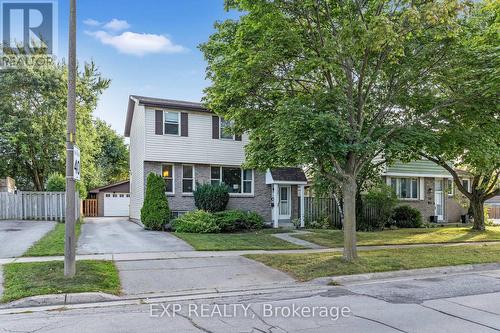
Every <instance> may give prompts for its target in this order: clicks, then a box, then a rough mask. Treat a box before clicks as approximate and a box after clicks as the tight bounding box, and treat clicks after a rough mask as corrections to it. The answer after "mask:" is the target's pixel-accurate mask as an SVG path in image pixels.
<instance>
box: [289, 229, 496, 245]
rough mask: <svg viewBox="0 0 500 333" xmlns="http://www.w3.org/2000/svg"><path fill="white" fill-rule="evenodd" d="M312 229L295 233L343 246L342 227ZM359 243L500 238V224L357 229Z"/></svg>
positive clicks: (303, 237) (411, 242) (438, 241)
mask: <svg viewBox="0 0 500 333" xmlns="http://www.w3.org/2000/svg"><path fill="white" fill-rule="evenodd" d="M310 231H312V233H310V234H304V235H299V234H297V235H294V237H297V238H300V239H303V240H306V241H309V242H312V243H315V244H318V245H322V246H326V247H342V246H343V239H344V238H343V234H342V231H341V230H310ZM357 240H358V245H398V244H425V243H427V244H435V243H460V242H486V241H500V227H488V228H487V230H486V231H484V232H478V231H472V230H471V228H464V227H441V228H421V229H397V230H384V231H378V232H358V233H357Z"/></svg>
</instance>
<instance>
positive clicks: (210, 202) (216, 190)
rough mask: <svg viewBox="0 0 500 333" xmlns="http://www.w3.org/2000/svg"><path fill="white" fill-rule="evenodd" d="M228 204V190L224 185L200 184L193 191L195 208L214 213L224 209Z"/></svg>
mask: <svg viewBox="0 0 500 333" xmlns="http://www.w3.org/2000/svg"><path fill="white" fill-rule="evenodd" d="M228 202H229V189H228V187H227V186H226V185H224V184H202V185H198V186H197V187H196V190H195V191H194V204H195V205H196V208H198V209H201V210H205V211H207V212H211V213H216V212H222V211H223V210H225V209H226V206H227V203H228Z"/></svg>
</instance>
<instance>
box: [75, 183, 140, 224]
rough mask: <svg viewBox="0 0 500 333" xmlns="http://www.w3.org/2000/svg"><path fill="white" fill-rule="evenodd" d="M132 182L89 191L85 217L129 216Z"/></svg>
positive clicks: (85, 204)
mask: <svg viewBox="0 0 500 333" xmlns="http://www.w3.org/2000/svg"><path fill="white" fill-rule="evenodd" d="M129 205H130V181H128V180H127V181H123V182H119V183H114V184H110V185H107V186H103V187H99V188H96V189H93V190H91V191H89V198H88V199H87V200H85V202H84V214H85V216H128V215H129Z"/></svg>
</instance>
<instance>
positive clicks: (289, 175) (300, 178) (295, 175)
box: [266, 168, 307, 185]
mask: <svg viewBox="0 0 500 333" xmlns="http://www.w3.org/2000/svg"><path fill="white" fill-rule="evenodd" d="M280 183H281V184H303V185H305V184H307V177H306V174H305V173H304V170H302V169H301V168H275V169H271V170H268V171H267V173H266V184H280Z"/></svg>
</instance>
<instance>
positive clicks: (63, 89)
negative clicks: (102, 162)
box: [0, 62, 110, 191]
mask: <svg viewBox="0 0 500 333" xmlns="http://www.w3.org/2000/svg"><path fill="white" fill-rule="evenodd" d="M109 84H110V81H109V80H107V79H105V78H102V76H101V74H100V73H99V71H98V69H97V68H96V66H95V65H94V64H93V63H90V64H85V65H84V66H83V68H81V71H79V73H78V79H77V132H78V138H77V139H78V142H77V144H78V146H79V147H80V150H81V153H82V155H81V165H82V181H83V182H84V185H85V187H87V188H91V187H94V186H99V185H101V183H100V181H99V179H98V178H96V177H95V175H96V174H97V164H96V158H97V156H98V153H99V152H100V145H99V142H98V133H97V131H96V127H95V126H94V117H93V115H92V113H93V111H94V109H95V107H96V105H97V101H98V98H99V97H100V95H101V94H102V92H103V91H104V90H105V89H106V88H107V87H108V86H109ZM66 101H67V69H66V66H65V64H64V63H56V62H54V63H50V64H47V65H44V66H39V67H24V68H17V69H12V70H4V71H0V152H1V156H0V177H5V176H11V177H13V178H15V179H16V182H17V184H18V187H19V188H21V189H26V190H36V191H43V190H44V187H45V182H46V181H47V178H48V176H49V175H50V174H52V173H62V174H64V170H65V169H64V161H65V154H66V149H65V140H66V139H65V138H66V134H65V133H66V123H65V119H66Z"/></svg>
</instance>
